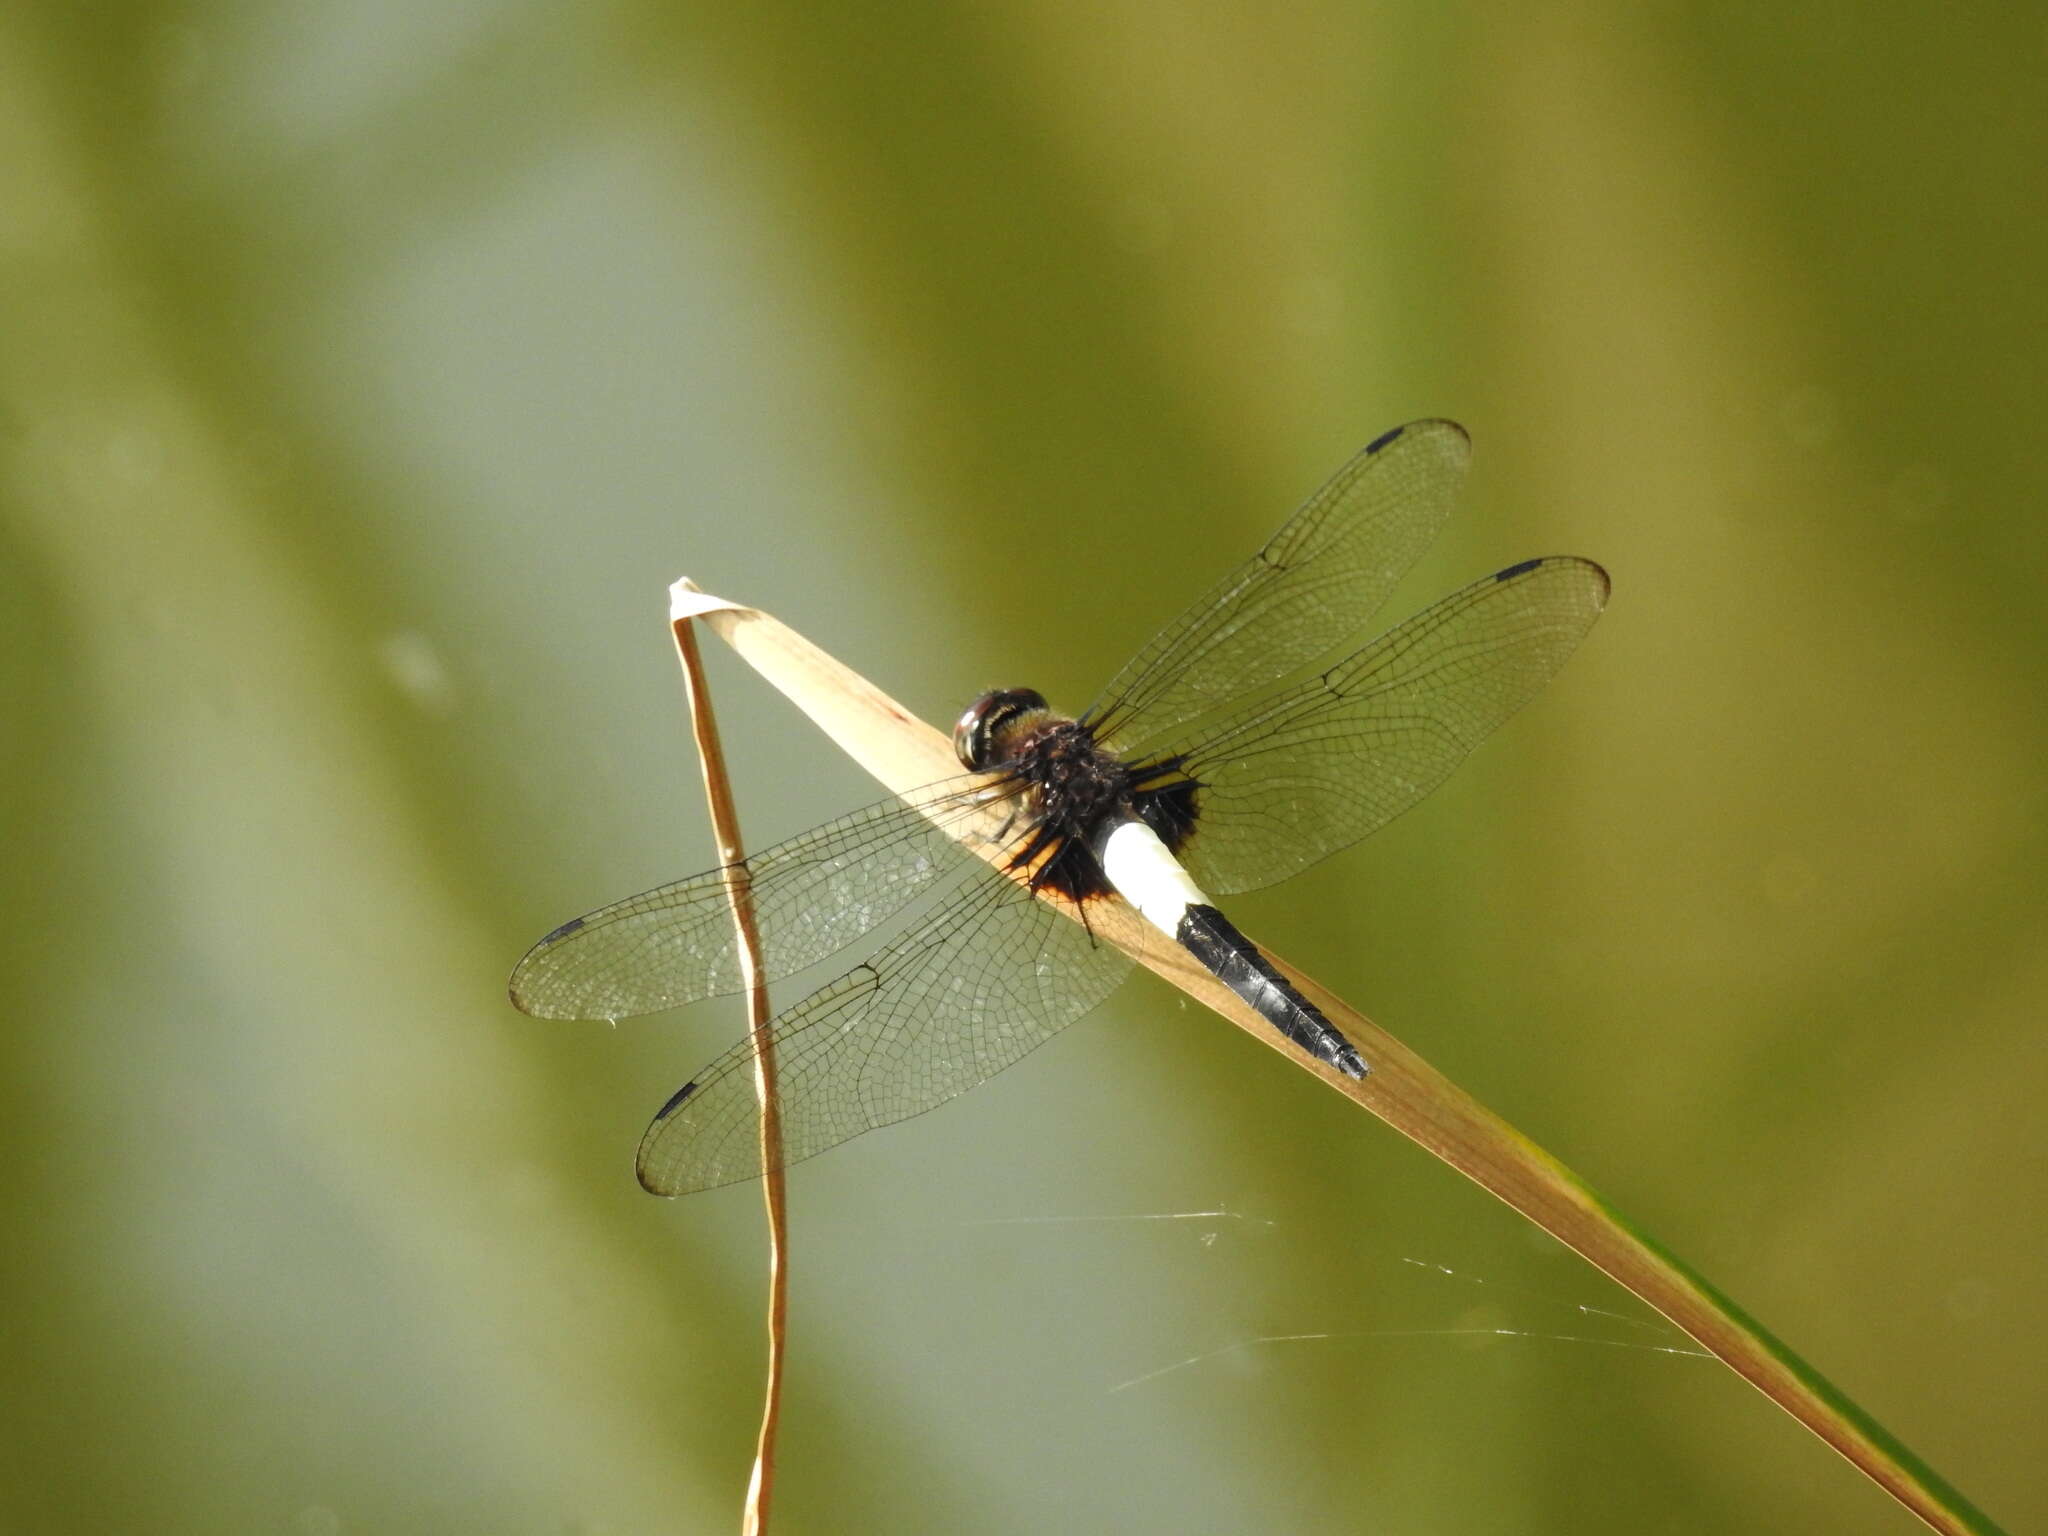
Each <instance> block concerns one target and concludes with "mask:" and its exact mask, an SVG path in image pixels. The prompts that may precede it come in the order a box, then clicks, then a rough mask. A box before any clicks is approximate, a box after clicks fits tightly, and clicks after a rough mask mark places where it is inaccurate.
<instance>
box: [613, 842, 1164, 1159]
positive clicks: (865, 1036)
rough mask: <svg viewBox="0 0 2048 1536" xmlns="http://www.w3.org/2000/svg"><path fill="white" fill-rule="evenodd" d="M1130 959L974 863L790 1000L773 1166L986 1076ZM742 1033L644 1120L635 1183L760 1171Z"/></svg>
mask: <svg viewBox="0 0 2048 1536" xmlns="http://www.w3.org/2000/svg"><path fill="white" fill-rule="evenodd" d="M1130 967H1131V961H1130V959H1129V957H1128V956H1126V955H1125V954H1124V953H1123V952H1122V951H1121V950H1118V949H1115V948H1112V947H1111V946H1109V945H1107V944H1102V945H1098V944H1095V943H1094V942H1093V941H1092V940H1091V939H1090V938H1089V935H1088V933H1087V931H1086V930H1085V929H1084V928H1083V927H1082V926H1081V925H1080V924H1079V923H1076V922H1071V921H1069V920H1068V918H1067V917H1066V916H1064V915H1063V914H1062V913H1061V912H1060V911H1057V910H1055V908H1054V906H1053V904H1052V901H1051V900H1049V899H1045V898H1040V897H1035V896H1032V895H1031V894H1030V893H1029V892H1027V891H1026V890H1024V889H1023V887H1021V886H1019V885H1018V884H1016V883H1015V882H1014V881H1012V880H1010V879H1008V878H1007V877H1005V876H1003V875H1001V874H998V873H997V872H995V871H994V870H985V871H984V872H982V873H980V874H978V875H972V876H970V877H969V878H968V880H967V881H966V882H965V883H964V885H963V886H962V887H961V888H960V890H959V891H958V892H957V893H955V897H954V899H952V900H949V901H946V902H944V903H940V904H938V905H937V906H936V908H935V910H934V911H933V913H932V914H931V915H930V916H929V917H928V918H927V919H926V920H925V921H924V922H923V923H921V924H920V925H918V926H917V927H915V928H912V929H910V930H909V931H907V932H906V933H904V934H903V935H902V936H901V937H900V938H898V939H896V940H895V941H894V942H892V943H890V944H887V945H885V946H883V948H882V949H880V950H879V951H877V952H876V954H875V955H874V956H873V957H872V958H871V959H869V960H868V961H867V962H866V963H864V964H862V965H858V966H856V967H854V969H852V970H851V971H849V972H847V973H846V974H845V975H844V976H842V977H840V978H839V979H838V980H837V981H834V982H831V983H830V984H828V985H826V986H824V987H821V988H820V989H819V990H817V991H816V992H813V993H812V994H811V995H810V996H809V997H807V998H805V999H804V1000H803V1001H801V1002H799V1003H797V1004H795V1005H794V1006H792V1007H790V1008H789V1009H787V1010H786V1011H784V1012H783V1013H782V1014H780V1015H779V1016H778V1017H777V1018H775V1019H774V1020H773V1021H772V1022H771V1024H770V1026H769V1028H770V1032H771V1035H772V1038H773V1040H774V1043H775V1055H776V1081H777V1102H778V1105H779V1108H780V1113H781V1117H782V1151H781V1158H780V1161H781V1162H782V1163H783V1164H785V1165H786V1164H789V1163H795V1162H801V1161H802V1160H803V1159H805V1158H807V1157H815V1156H816V1155H817V1154H818V1153H820V1152H823V1151H826V1150H827V1149H828V1148H831V1147H835V1146H837V1145H839V1143H840V1142H842V1141H846V1140H848V1139H849V1138H851V1137H854V1136H857V1135H859V1134H860V1133H861V1132H862V1131H866V1130H872V1129H874V1128H875V1127H876V1126H882V1125H889V1124H892V1123H893V1122H895V1121H898V1120H905V1119H908V1118H909V1117H910V1116H912V1115H918V1114H922V1113H924V1111H926V1110H928V1109H933V1108H935V1107H937V1106H938V1105H940V1104H942V1103H944V1102H945V1101H946V1100H947V1099H950V1098H952V1097H953V1096H954V1095H956V1094H960V1093H964V1092H966V1091H967V1090H968V1089H969V1088H972V1087H974V1086H975V1085H976V1084H977V1083H981V1082H984V1081H986V1080H987V1079H988V1078H991V1077H993V1076H994V1075H995V1074H996V1073H998V1072H1000V1071H1001V1070H1002V1069H1003V1068H1004V1067H1007V1066H1009V1065H1010V1064H1011V1063H1012V1062H1015V1061H1017V1060H1019V1059H1020V1058H1022V1057H1023V1056H1024V1055H1026V1054H1027V1053H1028V1052H1030V1051H1032V1050H1034V1049H1036V1048H1037V1047H1038V1046H1040V1045H1042V1044H1044V1043H1045V1042H1046V1041H1047V1040H1049V1039H1051V1038H1052V1037H1053V1036H1054V1035H1055V1034H1057V1033H1058V1032H1059V1031H1060V1030H1062V1029H1064V1028H1065V1027H1066V1026H1067V1025H1068V1024H1070V1023H1072V1022H1073V1021H1074V1020H1075V1019H1077V1018H1079V1017H1080V1016H1081V1015H1082V1014H1084V1013H1086V1012H1087V1011H1088V1010H1089V1009H1091V1008H1093V1007H1094V1006H1095V1005H1096V1004H1097V1003H1099V1002H1101V1001H1102V999H1103V998H1105V997H1107V996H1108V995H1109V994H1110V992H1111V991H1112V990H1113V989H1114V988H1115V986H1116V984H1117V983H1118V982H1120V981H1121V980H1123V978H1124V976H1125V975H1126V973H1128V971H1129V970H1130ZM755 1056H756V1051H755V1047H754V1042H753V1039H752V1038H751V1037H749V1038H747V1039H744V1040H742V1041H740V1043H739V1044H738V1045H735V1046H734V1047H733V1048H732V1049H730V1050H728V1051H727V1052H726V1053H725V1054H724V1055H722V1056H720V1057H719V1058H718V1059H717V1060H716V1061H714V1062H712V1063H711V1064H710V1065H709V1066H707V1067H706V1068H705V1069H704V1070H703V1071H702V1072H700V1073H699V1074H698V1075H697V1076H696V1078H694V1079H693V1080H692V1082H691V1084H690V1085H689V1086H688V1087H686V1088H685V1089H683V1090H682V1091H681V1092H679V1093H678V1094H677V1095H676V1097H675V1098H673V1099H671V1100H670V1101H669V1103H668V1105H667V1106H666V1107H665V1108H664V1109H663V1110H662V1112H661V1113H660V1114H659V1115H657V1116H656V1117H655V1119H654V1123H653V1124H652V1125H650V1126H648V1128H647V1134H646V1135H645V1136H644V1137H643V1138H642V1139H641V1142H640V1154H639V1174H640V1182H641V1184H643V1185H644V1186H645V1187H646V1188H647V1189H649V1190H651V1191H653V1192H654V1193H655V1194H657V1195H683V1194H689V1193H691V1192H693V1191H695V1190H700V1189H711V1188H715V1187H716V1186H718V1185H720V1184H732V1183H737V1182H739V1181H740V1180H743V1179H751V1178H757V1177H759V1176H760V1173H761V1171H762V1170H761V1153H760V1143H759V1132H758V1126H759V1123H760V1108H759V1105H758V1104H757V1103H756V1101H755V1092H754V1061H755Z"/></svg>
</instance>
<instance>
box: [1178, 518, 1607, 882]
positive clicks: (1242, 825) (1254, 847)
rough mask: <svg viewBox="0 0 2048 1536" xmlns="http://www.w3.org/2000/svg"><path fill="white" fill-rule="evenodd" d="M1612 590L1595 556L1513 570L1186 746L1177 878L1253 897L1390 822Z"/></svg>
mask: <svg viewBox="0 0 2048 1536" xmlns="http://www.w3.org/2000/svg"><path fill="white" fill-rule="evenodd" d="M1607 590H1608V583H1607V573H1606V572H1605V571H1603V570H1602V569H1601V568H1600V567H1599V566H1597V565H1595V564H1594V563H1593V562H1592V561H1590V560H1580V559H1577V558H1574V557H1571V556H1553V557H1551V558H1548V559H1543V560H1527V561H1524V562H1522V563H1521V564H1520V565H1514V566H1509V567H1508V568H1507V569H1506V570H1504V571H1501V572H1500V573H1499V574H1497V575H1494V576H1488V577H1486V578H1484V579H1483V580H1480V581H1476V582H1474V583H1473V584H1472V585H1471V586H1469V587H1466V588H1464V589H1463V590H1461V591H1458V592H1454V593H1452V594H1451V595H1450V596H1449V597H1447V598H1445V599H1443V600H1442V601H1441V602H1439V603H1436V604H1435V605H1433V606H1432V607H1429V608H1426V609H1424V610H1423V611H1422V612H1421V613H1419V614H1417V615H1415V617H1413V618H1411V619H1409V620H1407V621H1406V622H1405V623H1402V624H1397V625H1396V626H1395V627H1394V628H1392V629H1390V630H1388V631H1387V632H1386V633H1385V634H1383V635H1381V636H1380V637H1379V638H1378V639H1377V640H1374V641H1373V642H1372V643H1371V644H1369V645H1367V646H1366V647H1365V648H1364V649H1362V650H1360V651H1358V652H1356V653H1355V654H1353V655H1351V656H1349V657H1346V658H1345V659H1344V660H1343V661H1340V662H1338V663H1337V664H1336V665H1335V666H1333V667H1331V668H1330V669H1329V670H1328V671H1326V672H1324V673H1323V674H1321V675H1320V676H1318V677H1314V678H1311V679H1309V680H1308V681H1307V682H1305V683H1302V684H1299V685H1297V686H1295V687H1292V688H1288V689H1285V690H1283V691H1282V692H1280V693H1277V694H1274V695H1272V696H1271V697H1269V698H1266V699H1264V700H1261V701H1260V702H1258V703H1256V704H1254V705H1252V706H1251V707H1250V708H1248V709H1245V710H1244V711H1242V712H1241V713H1239V714H1238V715H1236V716H1235V717H1233V718H1231V719H1229V720H1226V721H1223V722H1222V723H1220V724H1218V725H1216V726H1214V727H1213V728H1212V729H1211V730H1209V731H1207V732H1205V733H1204V734H1203V736H1202V738H1201V739H1200V740H1199V741H1197V742H1195V743H1193V744H1192V745H1189V746H1188V747H1186V748H1185V749H1184V753H1185V767H1186V771H1187V772H1188V773H1189V774H1191V775H1192V776H1193V777H1194V778H1195V779H1197V780H1199V781H1200V782H1201V783H1202V784H1203V785H1204V786H1205V787H1204V788H1203V789H1202V790H1201V791H1200V796H1199V800H1200V806H1201V816H1200V819H1199V821H1198V822H1197V825H1196V829H1195V834H1194V836H1193V838H1192V839H1191V840H1190V841H1189V843H1188V845H1187V846H1186V847H1185V848H1184V849H1183V850H1182V852H1181V858H1182V862H1183V863H1185V864H1186V865H1187V867H1188V872H1189V873H1190V874H1192V875H1193V876H1194V877H1195V880H1196V881H1197V882H1198V883H1199V884H1200V885H1201V886H1202V887H1203V888H1204V889H1205V890H1208V891H1210V892H1212V893H1213V894H1216V895H1219V896H1220V895H1229V894H1230V893H1232V892H1235V891H1251V890H1257V889H1258V888H1259V887H1261V886H1265V885H1271V884H1272V883H1273V882H1274V881H1276V880H1281V879H1284V878H1286V877H1287V876H1288V875H1291V874H1294V873H1295V872H1296V871H1298V870H1302V869H1306V868H1307V867H1308V866H1309V865H1311V864H1313V863H1315V862H1316V861H1317V860H1318V859H1321V858H1324V857H1326V856H1327V855H1329V854H1332V853H1335V852H1336V851H1337V850H1339V849H1340V848H1347V847H1349V846H1350V845H1351V844H1353V843H1355V842H1357V841H1358V840H1359V839H1360V838H1362V837H1364V836H1366V835H1367V834H1368V833H1370V832H1374V831H1377V830H1378V829H1379V828H1380V827H1382V826H1384V825H1386V823H1388V822H1389V821H1392V820H1393V819H1394V818H1395V817H1396V816H1398V815H1400V814H1401V813H1402V812H1403V811H1405V810H1407V809H1408V807H1410V806H1411V805H1413V804H1415V802H1416V801H1418V800H1420V799H1421V798H1422V797H1423V796H1424V795H1426V794H1428V793H1429V792H1430V791H1431V790H1432V789H1434V788H1436V786H1437V785H1438V784H1440V783H1442V782H1443V781H1444V779H1445V778H1446V777H1448V776H1449V774H1450V772H1451V770H1452V769H1454V768H1456V767H1457V766H1458V764H1459V763H1461V762H1463V761H1464V760H1465V757H1466V754H1468V753H1469V752H1470V751H1471V750H1472V749H1473V748H1474V747H1475V746H1477V745H1478V744H1479V743H1480V741H1481V740H1483V739H1484V738H1485V737H1486V735H1487V734H1488V733H1489V732H1490V731H1492V730H1493V729H1494V727H1495V726H1497V725H1499V724H1500V723H1501V722H1502V721H1503V720H1505V719H1507V718H1508V716H1510V715H1512V714H1513V713H1514V712H1515V711H1516V710H1518V709H1520V708H1521V707H1522V705H1523V704H1525V703H1527V702H1528V701H1529V699H1530V698H1532V697H1533V696H1534V695H1535V693H1536V692H1537V690H1538V689H1540V688H1541V687H1542V686H1543V685H1544V684H1545V683H1546V682H1548V681H1549V680H1550V678H1551V676H1552V674H1554V673H1555V672H1556V671H1557V669H1558V668H1559V667H1560V666H1562V665H1563V664H1564V661H1565V658H1566V657H1567V656H1569V655H1571V653H1572V651H1573V650H1574V649H1576V648H1577V646H1578V644H1579V642H1580V641H1581V640H1582V639H1584V638H1585V635H1586V632H1587V630H1589V629H1591V628H1592V626H1593V621H1594V620H1595V619H1596V618H1598V617H1599V616H1600V610H1601V608H1602V607H1603V606H1604V605H1605V604H1606V601H1607Z"/></svg>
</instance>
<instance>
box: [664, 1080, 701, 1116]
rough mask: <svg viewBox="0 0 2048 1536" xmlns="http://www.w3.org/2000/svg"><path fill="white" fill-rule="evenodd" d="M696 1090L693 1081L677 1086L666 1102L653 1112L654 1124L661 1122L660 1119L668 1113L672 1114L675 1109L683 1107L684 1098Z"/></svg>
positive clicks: (668, 1114)
mask: <svg viewBox="0 0 2048 1536" xmlns="http://www.w3.org/2000/svg"><path fill="white" fill-rule="evenodd" d="M696 1091H697V1085H696V1084H695V1083H685V1084H683V1086H682V1087H680V1088H678V1089H677V1090H676V1091H675V1092H674V1093H673V1094H671V1095H670V1096H669V1101H668V1102H667V1103H666V1104H664V1105H662V1106H661V1108H660V1109H659V1110H657V1111H656V1112H655V1116H654V1123H655V1124H656V1125H659V1124H661V1122H662V1121H664V1120H666V1119H667V1118H668V1117H669V1116H670V1115H672V1114H674V1113H675V1112H676V1111H677V1110H679V1109H681V1108H682V1107H683V1102H684V1100H686V1099H688V1098H689V1096H690V1095H691V1094H693V1093H695V1092H696Z"/></svg>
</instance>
